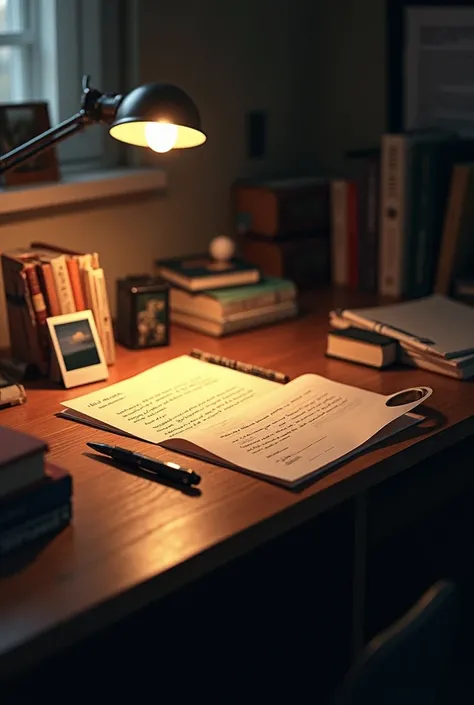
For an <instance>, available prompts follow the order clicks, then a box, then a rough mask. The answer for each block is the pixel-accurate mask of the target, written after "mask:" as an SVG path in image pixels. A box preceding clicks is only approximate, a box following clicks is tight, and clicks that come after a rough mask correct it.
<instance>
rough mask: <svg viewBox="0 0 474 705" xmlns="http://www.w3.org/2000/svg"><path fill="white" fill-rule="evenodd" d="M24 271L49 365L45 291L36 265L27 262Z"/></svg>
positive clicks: (43, 352)
mask: <svg viewBox="0 0 474 705" xmlns="http://www.w3.org/2000/svg"><path fill="white" fill-rule="evenodd" d="M24 272H25V274H26V279H27V281H28V287H29V290H30V296H31V302H32V305H33V310H34V315H35V320H36V330H37V332H38V340H39V346H40V349H41V352H42V356H43V359H44V362H45V364H46V365H47V364H48V363H49V351H50V346H49V335H48V328H47V324H46V319H47V318H48V311H47V308H46V302H45V300H44V296H43V292H42V291H41V286H40V282H39V279H38V274H37V269H36V265H35V264H26V265H25V269H24Z"/></svg>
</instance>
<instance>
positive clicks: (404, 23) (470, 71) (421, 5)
mask: <svg viewBox="0 0 474 705" xmlns="http://www.w3.org/2000/svg"><path fill="white" fill-rule="evenodd" d="M387 68H388V75H387V117H388V125H387V131H389V132H398V131H401V130H410V129H421V128H433V127H437V128H445V129H447V130H450V131H454V132H456V133H458V134H460V135H463V136H468V137H472V136H474V2H473V0H454V2H451V3H450V2H447V0H444V2H441V0H388V4H387Z"/></svg>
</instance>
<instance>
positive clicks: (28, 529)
mask: <svg viewBox="0 0 474 705" xmlns="http://www.w3.org/2000/svg"><path fill="white" fill-rule="evenodd" d="M0 472H1V471H0ZM72 495H73V482H72V477H71V475H70V474H69V473H68V472H67V471H66V470H64V469H62V468H60V467H58V466H56V465H55V464H53V463H51V462H46V463H45V468H44V473H43V474H42V476H41V477H40V478H39V479H38V480H37V481H36V482H33V483H31V484H30V485H28V486H26V487H23V488H22V489H18V490H17V491H15V492H12V493H10V494H9V495H8V496H7V497H2V498H0V556H3V555H6V554H8V553H10V552H12V551H13V550H17V549H20V548H22V547H23V546H26V545H28V544H32V543H34V542H35V541H36V540H38V539H40V538H44V537H47V536H49V535H52V534H56V533H57V532H58V531H60V530H61V529H63V528H65V527H66V526H67V525H68V524H69V523H70V522H71V519H72V515H73V505H72Z"/></svg>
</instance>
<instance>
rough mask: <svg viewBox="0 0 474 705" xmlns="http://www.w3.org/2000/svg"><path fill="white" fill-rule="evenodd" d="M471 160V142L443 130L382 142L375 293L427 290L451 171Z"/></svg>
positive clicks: (431, 282) (397, 294) (425, 292)
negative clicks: (377, 263) (376, 289)
mask: <svg viewBox="0 0 474 705" xmlns="http://www.w3.org/2000/svg"><path fill="white" fill-rule="evenodd" d="M473 159H474V140H471V139H461V138H459V137H457V136H455V135H453V134H452V133H450V132H446V131H444V130H425V131H423V130H422V131H414V132H408V133H403V134H386V135H384V136H383V137H382V159H381V213H380V247H379V251H380V254H379V293H381V294H382V295H385V296H393V297H401V296H405V297H420V296H426V295H429V294H430V293H431V292H432V291H433V287H434V284H435V279H436V269H437V266H438V261H439V253H440V243H441V239H442V229H443V222H444V217H445V210H446V204H447V202H448V197H449V188H450V182H451V177H452V171H453V167H454V165H455V164H456V163H461V162H468V161H472V160H473Z"/></svg>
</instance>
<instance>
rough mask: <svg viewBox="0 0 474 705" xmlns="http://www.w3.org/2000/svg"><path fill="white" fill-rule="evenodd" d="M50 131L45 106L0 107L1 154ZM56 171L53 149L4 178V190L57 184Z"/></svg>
mask: <svg viewBox="0 0 474 705" xmlns="http://www.w3.org/2000/svg"><path fill="white" fill-rule="evenodd" d="M50 127H51V123H50V120H49V111H48V104H47V103H45V102H40V101H38V102H29V103H0V154H5V153H6V152H9V151H10V150H12V149H14V148H15V147H19V146H20V145H22V144H24V142H27V141H28V140H30V139H32V138H33V137H36V136H37V135H39V134H41V133H42V132H44V131H45V130H48V129H49V128H50ZM58 179H59V168H58V162H57V156H56V150H55V149H54V147H53V148H51V149H48V150H46V151H45V152H42V153H41V154H38V155H37V156H36V157H32V158H31V159H29V160H28V161H27V162H24V163H23V164H20V165H19V166H18V167H17V168H16V169H12V170H11V171H8V172H7V173H6V174H5V175H4V176H3V184H4V185H5V186H18V185H21V184H31V183H37V182H41V181H57V180H58Z"/></svg>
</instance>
